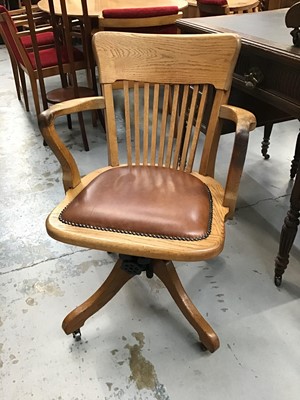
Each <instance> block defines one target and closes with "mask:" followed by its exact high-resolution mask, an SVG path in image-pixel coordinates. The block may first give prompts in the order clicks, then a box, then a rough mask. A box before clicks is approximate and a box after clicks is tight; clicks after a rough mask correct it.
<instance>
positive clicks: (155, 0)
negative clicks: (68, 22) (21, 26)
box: [38, 0, 188, 17]
mask: <svg viewBox="0 0 300 400" xmlns="http://www.w3.org/2000/svg"><path fill="white" fill-rule="evenodd" d="M66 3H67V10H68V14H69V15H70V17H80V16H81V15H82V9H81V3H80V0H67V1H66ZM159 6H177V7H178V9H179V10H182V9H184V8H186V7H187V6H188V2H187V1H186V0H89V1H88V12H89V16H91V17H98V16H99V15H101V14H102V10H104V9H106V8H135V7H159ZM38 7H39V8H40V9H41V10H42V11H45V12H47V13H49V12H50V10H49V4H48V0H41V1H39V3H38ZM54 8H55V13H56V14H57V15H61V9H60V2H59V0H54Z"/></svg>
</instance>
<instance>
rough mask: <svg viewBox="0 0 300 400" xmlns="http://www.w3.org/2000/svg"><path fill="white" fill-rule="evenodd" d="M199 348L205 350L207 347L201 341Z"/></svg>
mask: <svg viewBox="0 0 300 400" xmlns="http://www.w3.org/2000/svg"><path fill="white" fill-rule="evenodd" d="M200 349H201V351H203V352H204V351H207V347H206V346H205V345H204V344H203V343H202V342H201V343H200Z"/></svg>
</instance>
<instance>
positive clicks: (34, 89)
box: [29, 76, 41, 117]
mask: <svg viewBox="0 0 300 400" xmlns="http://www.w3.org/2000/svg"><path fill="white" fill-rule="evenodd" d="M29 78H30V83H31V90H32V96H33V102H34V107H35V113H36V116H37V117H38V116H39V115H40V113H41V107H40V99H39V91H38V86H37V81H36V79H35V77H32V76H30V77H29Z"/></svg>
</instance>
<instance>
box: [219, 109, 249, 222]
mask: <svg viewBox="0 0 300 400" xmlns="http://www.w3.org/2000/svg"><path fill="white" fill-rule="evenodd" d="M220 118H224V119H228V120H231V121H233V122H235V123H236V131H235V140H234V144H233V151H232V156H231V160H230V165H229V170H228V175H227V181H226V186H225V193H224V200H223V205H224V207H228V208H229V212H228V214H227V219H228V218H229V219H230V218H232V217H233V214H234V210H235V206H236V201H237V194H238V189H239V185H240V180H241V175H242V172H243V167H244V163H245V158H246V152H247V147H248V139H249V132H250V131H252V130H254V129H255V127H256V118H255V116H254V115H253V114H252V113H251V112H249V111H246V110H244V109H241V108H239V107H234V106H230V105H223V106H221V109H220Z"/></svg>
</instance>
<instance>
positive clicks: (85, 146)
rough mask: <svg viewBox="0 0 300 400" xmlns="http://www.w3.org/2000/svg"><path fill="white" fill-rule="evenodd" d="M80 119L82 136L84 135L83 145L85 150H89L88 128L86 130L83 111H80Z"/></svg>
mask: <svg viewBox="0 0 300 400" xmlns="http://www.w3.org/2000/svg"><path fill="white" fill-rule="evenodd" d="M77 115H78V121H79V126H80V131H81V136H82V141H83V146H84V150H85V151H89V149H90V148H89V143H88V140H87V136H86V130H85V125H84V120H83V115H82V113H81V112H80V113H78V114H77Z"/></svg>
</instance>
